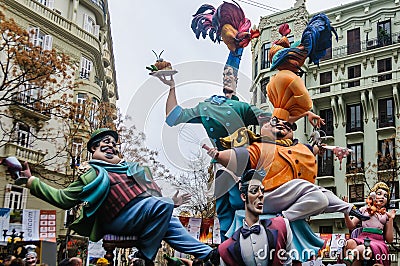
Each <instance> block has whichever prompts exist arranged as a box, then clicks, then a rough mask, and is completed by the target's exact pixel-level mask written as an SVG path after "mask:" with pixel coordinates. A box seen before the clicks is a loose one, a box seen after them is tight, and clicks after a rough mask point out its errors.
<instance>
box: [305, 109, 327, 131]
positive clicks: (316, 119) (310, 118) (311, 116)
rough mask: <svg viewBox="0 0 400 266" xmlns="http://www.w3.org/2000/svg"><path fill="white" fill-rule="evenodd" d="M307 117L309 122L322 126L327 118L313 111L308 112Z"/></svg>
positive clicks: (318, 126) (315, 125)
mask: <svg viewBox="0 0 400 266" xmlns="http://www.w3.org/2000/svg"><path fill="white" fill-rule="evenodd" d="M307 117H308V122H310V124H311V125H312V126H313V127H317V128H320V127H321V125H325V120H324V119H322V118H321V117H320V116H319V115H316V114H314V113H313V112H311V111H310V112H308V114H307Z"/></svg>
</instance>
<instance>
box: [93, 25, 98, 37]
mask: <svg viewBox="0 0 400 266" xmlns="http://www.w3.org/2000/svg"><path fill="white" fill-rule="evenodd" d="M99 33H100V25H94V27H93V35H94V36H96V38H97V39H98V38H99Z"/></svg>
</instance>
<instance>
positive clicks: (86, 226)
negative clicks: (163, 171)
mask: <svg viewBox="0 0 400 266" xmlns="http://www.w3.org/2000/svg"><path fill="white" fill-rule="evenodd" d="M132 165H133V166H136V167H134V168H133V171H130V170H132V168H128V170H127V174H128V175H129V176H133V175H134V176H135V177H137V178H145V179H146V181H151V180H147V177H150V179H151V173H150V171H149V169H148V167H140V166H138V164H137V163H133V164H132ZM98 177H100V175H97V173H96V170H95V169H94V168H93V167H92V166H87V168H86V171H85V172H84V173H82V174H80V175H79V177H78V180H76V181H75V182H73V183H71V184H70V185H69V186H68V187H66V188H64V189H56V188H54V187H52V186H50V185H48V184H46V183H44V182H42V181H40V179H39V178H35V179H34V180H33V182H32V184H31V187H30V191H31V194H32V195H34V196H36V197H38V198H40V199H42V200H44V201H46V202H48V203H50V204H52V205H54V206H56V207H58V208H61V209H64V210H68V209H70V208H72V207H74V206H76V205H78V204H82V203H83V208H82V209H81V212H80V215H79V218H77V219H76V220H75V221H74V222H73V223H72V224H71V225H70V228H71V229H72V230H74V231H75V232H77V233H78V234H79V235H82V236H87V237H89V239H90V240H91V241H95V242H97V241H99V240H100V239H101V238H102V237H103V236H104V232H103V230H102V229H103V228H102V222H101V220H100V219H98V217H97V215H96V214H95V210H97V208H98V207H100V205H101V204H102V203H103V200H104V198H103V199H99V198H97V199H96V201H93V202H92V204H88V202H87V201H86V200H87V199H88V197H87V193H85V189H87V188H88V185H89V184H90V183H92V182H94V181H95V182H96V181H98ZM96 178H97V179H96ZM106 178H108V176H107V177H106ZM108 189H109V187H106V186H105V187H103V188H102V187H101V186H97V187H96V188H95V191H94V192H95V193H98V194H104V193H107V194H108ZM89 202H90V200H89ZM90 205H91V206H90ZM93 210H94V215H90V213H91V212H93Z"/></svg>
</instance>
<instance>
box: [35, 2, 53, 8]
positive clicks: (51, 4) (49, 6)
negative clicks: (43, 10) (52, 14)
mask: <svg viewBox="0 0 400 266" xmlns="http://www.w3.org/2000/svg"><path fill="white" fill-rule="evenodd" d="M37 1H38V2H39V3H41V4H42V5H44V6H46V7H48V8H50V9H53V7H54V0H37Z"/></svg>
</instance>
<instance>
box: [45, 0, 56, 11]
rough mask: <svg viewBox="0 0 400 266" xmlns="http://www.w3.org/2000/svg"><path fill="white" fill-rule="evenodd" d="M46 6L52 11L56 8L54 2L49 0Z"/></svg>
mask: <svg viewBox="0 0 400 266" xmlns="http://www.w3.org/2000/svg"><path fill="white" fill-rule="evenodd" d="M46 6H47V7H48V8H50V9H53V7H54V0H47V1H46Z"/></svg>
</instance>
